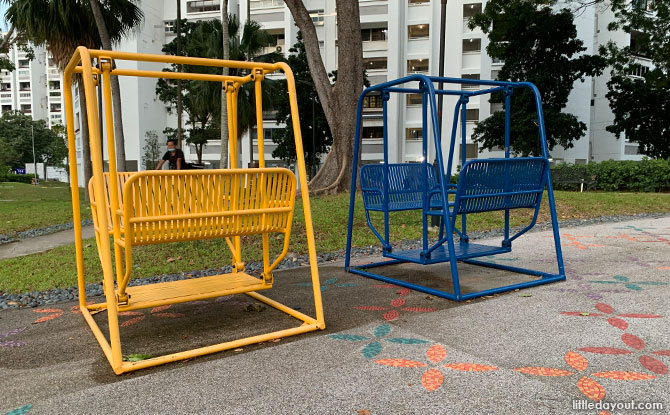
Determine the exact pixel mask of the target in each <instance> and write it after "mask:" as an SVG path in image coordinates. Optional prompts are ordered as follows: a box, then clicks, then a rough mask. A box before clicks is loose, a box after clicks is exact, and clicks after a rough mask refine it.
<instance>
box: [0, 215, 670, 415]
mask: <svg viewBox="0 0 670 415" xmlns="http://www.w3.org/2000/svg"><path fill="white" fill-rule="evenodd" d="M360 231H364V230H360ZM561 234H562V242H563V249H564V251H563V252H564V258H565V262H566V269H567V277H568V279H567V281H565V282H561V283H555V284H551V285H543V286H540V287H535V288H531V289H526V290H523V291H518V292H510V293H507V294H502V295H496V296H493V297H490V298H484V299H479V300H473V301H470V302H465V303H455V302H451V301H448V300H445V299H440V298H436V297H433V296H429V295H426V294H423V293H420V292H416V291H409V290H406V289H401V288H399V287H397V286H391V285H387V284H381V283H379V282H377V281H374V280H370V279H366V278H363V277H359V276H356V275H352V274H347V273H344V272H343V270H342V266H341V264H329V265H325V266H322V267H321V269H320V272H321V281H322V282H323V299H324V305H325V315H326V323H327V329H326V330H325V331H321V332H316V333H310V334H307V335H301V336H296V337H290V338H285V339H282V341H280V342H275V343H265V344H262V345H255V346H248V347H244V348H243V350H241V351H237V352H235V351H228V352H222V353H217V354H214V355H210V356H207V357H202V358H197V359H192V360H189V361H186V362H179V363H173V364H170V365H164V366H161V367H157V368H151V369H146V370H142V371H139V372H135V373H133V374H128V375H122V376H115V375H113V373H112V371H111V369H110V368H109V366H108V364H107V362H106V360H105V359H104V357H103V354H102V352H101V351H100V349H99V347H98V345H97V343H96V341H95V340H94V338H93V336H92V334H91V333H90V332H89V330H88V327H87V325H86V323H85V322H84V320H83V318H82V317H81V315H78V314H77V313H76V308H73V307H74V306H75V305H76V304H75V303H63V304H58V305H56V306H53V307H49V308H47V307H42V308H38V309H19V310H9V311H3V312H0V368H2V372H1V373H2V376H1V377H0V413H1V412H2V411H9V410H14V409H18V410H19V412H22V413H30V414H40V413H121V412H123V413H152V414H153V413H155V414H158V413H213V414H220V413H226V414H228V413H230V414H238V413H254V414H255V413H273V414H274V413H281V414H292V413H318V414H322V413H326V414H330V413H332V414H341V413H345V414H346V413H350V414H366V413H371V414H406V413H421V414H426V413H444V414H461V413H464V414H480V413H481V414H484V413H486V414H489V413H494V414H526V413H532V414H603V415H604V414H607V413H611V414H627V413H636V414H638V413H639V414H645V413H655V414H660V413H668V412H669V411H670V409H669V408H670V375H669V374H668V365H670V336H669V335H668V333H669V330H668V328H669V327H670V325H669V323H668V319H669V318H670V303H669V302H668V301H667V299H668V294H669V293H670V278H669V277H670V218H662V219H650V220H639V221H632V222H624V223H615V224H606V225H597V226H589V227H581V228H574V229H562V230H561ZM489 242H490V243H496V242H494V241H489ZM370 260H373V258H358V259H357V261H359V262H360V263H363V262H368V261H370ZM487 260H490V261H497V262H500V263H506V264H512V265H515V266H529V267H535V268H537V269H542V270H547V271H550V270H555V268H556V264H555V259H554V251H553V239H552V238H551V234H550V233H548V232H538V233H532V234H528V235H526V236H524V237H522V238H520V239H519V240H518V241H517V242H515V245H514V251H513V253H511V254H506V255H502V256H497V257H495V258H487ZM460 269H461V286H462V287H464V290H472V289H481V288H487V287H492V286H496V285H501V284H508V283H510V282H518V281H522V280H525V279H527V277H526V276H519V275H515V274H510V273H507V272H503V271H497V270H491V269H485V268H479V267H474V266H468V265H462V266H461V268H460ZM384 273H385V274H386V275H394V276H397V277H398V278H403V279H407V280H411V281H413V282H420V283H424V284H428V285H431V286H443V287H446V288H448V287H449V267H448V266H447V265H446V264H445V265H434V266H430V267H420V266H415V265H402V266H397V267H395V268H391V267H387V269H385V270H384ZM308 276H309V272H308V269H306V268H300V269H294V270H287V271H282V272H277V273H276V275H275V288H273V289H272V290H270V291H269V292H267V295H268V296H270V297H272V298H275V299H277V300H280V301H282V302H285V303H286V304H287V305H289V306H293V307H299V308H300V309H301V311H303V312H306V313H309V314H312V313H313V307H312V306H311V304H310V302H311V300H312V299H311V295H310V287H309V286H306V285H304V283H305V282H306V281H307V279H308ZM73 281H74V270H73ZM97 301H100V299H97ZM252 302H253V300H251V299H250V298H249V297H246V296H243V295H239V296H233V297H227V298H226V297H224V298H221V299H218V300H210V301H203V302H197V303H187V304H180V305H174V306H172V307H169V308H157V309H147V310H139V311H137V312H135V314H130V313H129V314H127V315H124V316H122V321H123V322H124V326H125V327H123V328H122V336H123V345H124V353H126V354H130V353H149V354H153V355H158V354H160V353H165V352H171V351H178V350H182V349H186V348H191V347H196V346H202V345H207V344H211V343H213V342H219V341H222V340H224V339H232V338H235V337H240V336H244V335H249V334H252V333H260V332H262V331H270V330H273V329H278V328H287V327H291V326H292V325H294V324H295V320H292V319H291V318H288V317H285V316H284V315H282V314H281V313H278V312H276V311H274V310H263V311H247V309H248V308H247V307H246V306H247V305H248V304H249V303H252ZM104 317H105V316H104V313H101V314H98V315H97V316H96V319H97V320H98V321H99V322H100V323H101V324H102V325H103V326H104ZM601 399H603V400H604V401H605V402H606V403H621V405H624V403H628V402H630V401H631V400H634V401H636V402H638V403H654V402H656V403H661V404H663V405H664V408H663V409H662V410H655V411H633V410H630V409H615V410H607V411H603V410H600V409H598V410H596V409H592V410H580V409H576V408H575V406H577V407H579V406H580V405H586V404H589V403H595V402H596V401H598V400H601Z"/></svg>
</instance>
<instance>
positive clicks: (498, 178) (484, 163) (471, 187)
mask: <svg viewBox="0 0 670 415" xmlns="http://www.w3.org/2000/svg"><path fill="white" fill-rule="evenodd" d="M547 168H549V163H548V162H547V160H546V159H545V158H543V157H519V158H508V159H482V160H470V161H468V162H466V163H465V165H464V166H463V169H462V170H461V173H460V175H459V178H458V185H457V188H456V200H455V202H454V212H453V214H454V218H455V215H460V214H467V213H479V212H490V211H497V210H505V209H519V208H528V209H534V208H536V207H537V205H538V203H540V201H541V196H542V192H543V191H544V186H545V181H544V177H545V174H546V171H545V169H547Z"/></svg>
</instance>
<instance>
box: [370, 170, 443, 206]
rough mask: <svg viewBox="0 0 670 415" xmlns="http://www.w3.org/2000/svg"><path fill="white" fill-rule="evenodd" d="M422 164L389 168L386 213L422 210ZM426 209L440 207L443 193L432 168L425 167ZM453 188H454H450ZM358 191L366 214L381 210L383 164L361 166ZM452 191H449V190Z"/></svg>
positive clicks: (382, 201) (382, 202)
mask: <svg viewBox="0 0 670 415" xmlns="http://www.w3.org/2000/svg"><path fill="white" fill-rule="evenodd" d="M423 166H426V165H425V164H423V163H398V164H389V165H388V175H389V180H388V195H389V201H388V211H389V212H398V211H402V210H417V209H423V188H424V185H423V172H422V171H421V170H422V167H423ZM426 172H427V179H428V181H427V183H428V186H427V187H428V191H427V194H428V199H429V208H433V209H434V208H442V193H441V192H440V185H439V182H438V180H437V175H436V174H435V168H434V167H433V166H432V165H431V164H428V165H427V168H426ZM451 186H452V187H455V185H451ZM361 191H362V193H363V205H364V207H365V210H366V211H375V212H383V211H384V164H366V165H365V166H363V167H361ZM450 192H452V191H450Z"/></svg>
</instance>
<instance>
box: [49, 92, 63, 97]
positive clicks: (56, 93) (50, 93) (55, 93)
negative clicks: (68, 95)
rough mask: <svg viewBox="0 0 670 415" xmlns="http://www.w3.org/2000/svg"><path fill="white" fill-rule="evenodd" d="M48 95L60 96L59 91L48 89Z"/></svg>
mask: <svg viewBox="0 0 670 415" xmlns="http://www.w3.org/2000/svg"><path fill="white" fill-rule="evenodd" d="M49 96H50V97H59V96H60V91H50V92H49Z"/></svg>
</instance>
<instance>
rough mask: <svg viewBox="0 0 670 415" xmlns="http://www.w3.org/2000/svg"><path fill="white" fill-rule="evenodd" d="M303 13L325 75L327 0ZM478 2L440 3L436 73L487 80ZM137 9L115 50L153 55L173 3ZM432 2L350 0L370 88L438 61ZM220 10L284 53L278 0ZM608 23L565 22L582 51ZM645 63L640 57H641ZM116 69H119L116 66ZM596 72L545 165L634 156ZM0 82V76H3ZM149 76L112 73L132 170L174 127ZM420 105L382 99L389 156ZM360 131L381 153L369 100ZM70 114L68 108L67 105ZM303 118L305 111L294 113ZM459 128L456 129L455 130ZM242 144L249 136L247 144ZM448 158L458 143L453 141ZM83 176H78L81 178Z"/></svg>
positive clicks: (215, 15)
mask: <svg viewBox="0 0 670 415" xmlns="http://www.w3.org/2000/svg"><path fill="white" fill-rule="evenodd" d="M304 3H305V6H306V7H307V9H308V10H309V11H310V12H311V14H312V20H313V21H314V24H315V25H316V30H317V34H318V36H319V39H320V42H319V43H320V46H321V54H322V57H323V61H324V63H325V66H326V70H327V71H328V72H330V71H332V70H334V69H337V30H336V29H337V28H336V16H337V14H336V8H335V0H304ZM220 5H221V2H220V0H182V2H181V8H182V10H181V14H182V17H183V18H186V19H189V20H208V19H220V16H221V10H220ZM485 6H486V1H485V0H483V1H478V0H450V1H449V2H448V5H447V24H446V53H445V65H444V67H445V76H448V77H459V78H461V77H462V78H471V79H495V78H496V76H497V73H498V71H499V69H500V68H501V67H502V64H503V63H502V62H495V61H492V60H491V58H490V57H489V56H488V55H487V54H486V46H487V43H488V40H487V37H486V35H484V34H483V33H482V32H481V31H479V30H470V29H469V28H468V27H467V20H468V18H469V17H470V16H472V15H473V14H475V13H477V12H479V11H480V10H482V9H483V8H484V7H485ZM140 7H141V8H142V10H143V11H144V13H145V22H144V25H143V27H142V29H141V30H140V31H139V32H138V34H137V35H136V36H134V37H133V38H130V39H127V40H126V41H124V42H123V43H122V44H121V45H119V47H118V50H122V51H128V52H141V53H161V48H162V46H163V44H165V43H167V42H169V41H171V40H172V39H173V37H174V32H173V30H174V20H175V18H176V15H177V10H176V2H175V1H168V2H164V1H161V0H141V1H140ZM440 7H441V5H440V1H439V0H360V15H361V29H362V35H363V56H364V61H365V65H366V68H367V73H368V78H369V80H370V82H371V83H372V84H376V83H380V82H385V81H387V80H392V79H396V78H400V77H403V76H406V75H407V74H410V73H415V72H419V73H425V74H431V75H437V74H438V67H439V62H438V60H439V43H440V39H439V32H440V30H439V26H440ZM229 11H230V12H231V13H233V14H236V15H237V16H238V17H239V19H240V22H241V24H244V22H245V21H246V19H247V17H249V18H251V19H253V20H255V21H257V22H259V23H261V24H262V26H263V27H264V28H265V30H267V31H268V32H269V33H271V34H272V35H274V37H275V39H276V45H273V46H272V47H271V48H274V49H276V50H277V51H281V52H282V53H284V54H285V55H287V54H288V49H289V48H290V47H291V46H292V45H293V44H294V43H295V42H296V37H297V32H298V28H297V27H296V26H295V24H294V22H293V19H292V17H291V14H290V12H289V10H288V8H287V7H286V6H285V4H284V2H283V1H282V0H248V1H235V0H231V1H230V3H229ZM612 19H613V16H612V13H611V11H610V10H609V9H608V8H606V7H602V6H597V7H596V6H590V7H588V8H587V9H585V10H583V11H582V12H581V13H579V14H577V17H576V19H575V24H576V26H577V30H578V36H579V38H580V39H582V40H583V41H584V44H585V46H586V48H587V50H586V51H585V53H588V54H593V53H597V50H598V47H599V46H600V45H602V44H605V43H607V42H608V41H610V40H614V41H615V42H617V43H619V44H621V45H628V44H629V43H630V42H631V39H630V36H629V35H627V34H625V33H622V32H619V33H612V32H609V31H608V30H607V24H608V23H609V22H610V21H611V20H612ZM642 63H643V64H645V65H647V66H648V65H649V63H648V62H646V63H645V62H642ZM120 66H121V67H128V64H127V63H121V65H120ZM133 67H135V68H146V69H159V70H160V69H161V68H160V67H159V66H158V67H157V65H156V64H133ZM608 79H609V76H608V75H607V74H604V75H603V76H601V77H597V78H594V79H592V78H587V79H586V80H585V81H584V82H580V81H577V82H575V85H574V89H573V90H572V93H571V95H570V100H569V103H568V106H567V108H566V109H565V110H566V111H568V112H570V113H572V114H575V115H576V116H577V117H578V118H579V119H580V120H581V121H583V122H584V123H585V124H586V125H587V132H586V135H585V136H584V137H583V138H582V139H581V140H579V141H577V142H575V145H574V147H573V148H571V149H567V150H566V149H562V148H555V149H554V150H553V151H552V152H551V156H552V157H553V159H554V160H555V161H565V162H572V163H579V164H582V163H587V162H589V161H602V160H607V159H617V160H620V159H639V158H641V156H640V155H638V152H637V145H636V144H633V143H628V142H627V141H626V140H625V139H623V138H622V139H619V140H618V139H616V138H615V137H614V136H613V135H612V134H610V133H608V132H607V131H606V130H605V127H606V126H607V125H610V124H611V121H612V119H613V115H612V113H611V111H610V109H609V106H608V101H607V98H606V97H605V94H606V93H607V81H608ZM3 82H4V81H3ZM155 83H156V81H155V80H153V79H147V78H142V79H138V78H121V89H122V102H123V104H124V107H123V118H124V132H125V138H126V157H127V160H128V166H129V168H130V169H131V170H134V169H135V168H137V167H138V166H140V165H141V159H142V147H143V145H144V140H145V136H146V133H147V132H148V131H151V130H153V131H156V132H157V133H158V134H159V136H160V137H161V138H163V135H162V131H163V129H164V128H165V127H166V126H169V127H173V128H174V127H176V111H175V109H174V108H170V107H169V106H166V105H165V104H163V103H162V102H160V101H159V100H158V98H157V97H156V94H155ZM420 103H421V101H420V98H419V97H418V96H413V95H409V96H400V97H398V96H392V99H391V101H390V102H389V120H390V121H389V126H388V128H389V136H390V138H391V145H390V147H389V157H390V161H391V162H413V161H418V160H419V159H420V156H421V141H420V140H421V105H420ZM454 104H455V98H449V97H446V98H445V105H444V111H443V112H444V114H443V117H444V119H443V126H444V132H443V136H445V137H446V136H448V134H449V132H450V129H451V119H452V115H453V105H454ZM365 105H366V108H365V114H364V128H363V143H364V145H363V161H364V162H379V160H381V159H382V139H381V134H382V133H381V131H382V130H381V126H382V119H381V102H380V100H379V98H378V97H374V96H372V97H370V98H368V99H366V102H365ZM497 109H498V108H495V107H494V108H492V105H491V104H490V103H489V102H488V98H487V97H481V98H480V97H474V98H472V99H471V100H470V103H469V104H468V110H467V121H468V122H467V125H466V129H467V131H466V133H467V136H468V137H469V136H470V134H471V132H472V129H473V128H474V126H475V124H476V122H477V121H481V120H484V119H485V118H487V117H488V116H489V115H490V114H491V113H492V112H493V111H495V110H497ZM75 112H76V113H78V109H75ZM302 116H304V117H310V116H311V114H302ZM264 127H265V128H266V131H265V134H264V135H265V136H264V137H263V139H264V140H265V142H264V144H265V152H266V155H265V156H266V160H268V161H269V162H268V164H279V163H280V162H279V161H278V160H274V161H273V160H272V157H271V153H272V150H273V149H274V148H275V144H274V143H273V142H272V140H271V136H272V130H273V129H274V128H282V126H277V125H276V123H275V122H274V119H272V118H268V120H266V122H265V123H264ZM459 134H460V131H459ZM255 136H256V134H255V131H253V132H252V133H251V134H246V135H245V136H244V137H243V138H242V141H241V143H240V145H239V146H238V148H239V149H240V152H241V154H240V166H245V167H246V166H247V163H248V162H249V161H250V160H251V159H252V157H253V160H257V159H258V154H257V140H256V138H255ZM250 140H251V141H250ZM448 141H449V140H446V139H443V146H445V148H443V151H444V152H445V154H446V152H447V151H448V146H449V142H448ZM466 146H467V147H466V154H467V157H468V158H477V157H489V156H500V155H501V154H502V153H501V152H492V153H488V152H484V153H479V151H478V148H477V144H476V143H473V142H472V141H471V140H470V139H469V138H468V142H467V144H466ZM455 150H456V154H459V153H458V152H459V151H460V149H459V148H458V147H457V148H456V149H455ZM184 152H185V154H186V158H187V160H189V161H195V160H196V156H195V151H194V150H193V149H192V148H185V149H184ZM219 154H220V146H219V143H218V141H212V142H211V143H209V144H208V145H207V146H206V147H205V149H204V152H203V159H204V161H205V162H207V163H209V166H210V167H218V164H219ZM432 157H434V149H430V150H429V158H431V159H432ZM82 176H83V175H82Z"/></svg>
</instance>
